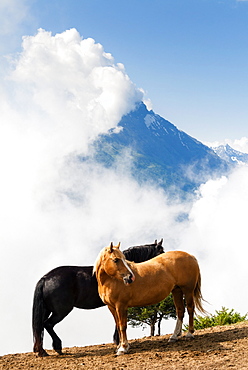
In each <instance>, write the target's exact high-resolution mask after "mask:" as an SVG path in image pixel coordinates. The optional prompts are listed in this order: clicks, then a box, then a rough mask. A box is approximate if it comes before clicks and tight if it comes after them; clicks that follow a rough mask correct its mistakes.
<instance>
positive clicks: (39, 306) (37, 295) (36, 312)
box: [32, 277, 45, 356]
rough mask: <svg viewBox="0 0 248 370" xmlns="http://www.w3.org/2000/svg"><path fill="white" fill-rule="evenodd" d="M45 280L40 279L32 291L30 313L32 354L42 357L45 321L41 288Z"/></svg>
mask: <svg viewBox="0 0 248 370" xmlns="http://www.w3.org/2000/svg"><path fill="white" fill-rule="evenodd" d="M44 281H45V278H44V277H43V278H41V279H40V280H39V281H38V283H37V285H36V287H35V291H34V300H33V312H32V329H33V337H34V348H33V351H34V352H38V354H39V356H43V351H44V350H43V346H42V343H43V336H44V320H45V304H44V299H43V286H44Z"/></svg>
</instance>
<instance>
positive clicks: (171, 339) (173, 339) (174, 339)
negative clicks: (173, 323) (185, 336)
mask: <svg viewBox="0 0 248 370" xmlns="http://www.w3.org/2000/svg"><path fill="white" fill-rule="evenodd" d="M177 341H178V338H176V337H170V338H169V340H168V342H169V343H175V342H177Z"/></svg>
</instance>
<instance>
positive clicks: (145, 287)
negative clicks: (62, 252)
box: [94, 243, 205, 355]
mask: <svg viewBox="0 0 248 370" xmlns="http://www.w3.org/2000/svg"><path fill="white" fill-rule="evenodd" d="M119 247H120V243H119V244H118V245H117V246H113V244H112V243H111V244H110V246H109V247H106V248H104V249H103V250H102V251H101V252H100V254H99V256H98V258H97V260H96V262H95V265H94V272H95V274H96V278H97V281H98V291H99V295H100V297H101V298H102V300H103V302H104V303H105V304H107V306H108V308H109V310H110V311H111V313H112V315H113V316H114V319H115V323H116V326H117V328H118V331H119V336H120V344H119V347H118V350H117V355H120V354H124V353H126V352H127V351H128V348H129V345H128V341H127V336H126V329H127V309H128V307H139V306H148V305H151V304H155V303H158V302H160V301H162V300H163V299H164V298H166V297H167V296H168V295H169V294H170V292H172V294H173V299H174V303H175V306H176V312H177V323H176V327H175V331H174V333H173V335H172V336H171V337H170V341H176V340H177V339H178V337H179V336H180V335H181V333H182V322H183V317H184V311H185V307H184V300H183V297H185V300H186V306H187V310H188V314H189V331H188V333H187V337H188V338H193V332H194V321H193V317H194V310H195V307H196V308H197V309H198V310H199V311H200V312H205V311H204V309H203V307H202V294H201V275H200V270H199V266H198V263H197V260H196V258H195V257H193V256H191V255H190V254H188V253H186V252H180V251H170V252H165V253H163V254H161V255H159V256H157V257H154V258H152V259H150V260H149V261H146V262H142V263H138V264H136V263H134V262H129V261H127V260H126V259H125V256H124V255H123V253H122V252H121V251H120V250H119Z"/></svg>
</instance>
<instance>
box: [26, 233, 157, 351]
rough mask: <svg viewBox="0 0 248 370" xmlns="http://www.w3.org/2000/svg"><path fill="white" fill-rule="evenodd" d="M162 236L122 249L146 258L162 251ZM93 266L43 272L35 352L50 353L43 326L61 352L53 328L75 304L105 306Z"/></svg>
mask: <svg viewBox="0 0 248 370" xmlns="http://www.w3.org/2000/svg"><path fill="white" fill-rule="evenodd" d="M162 242H163V239H161V241H160V242H158V243H157V240H155V242H154V243H153V244H145V245H139V246H135V247H129V248H128V249H126V250H125V251H124V252H123V253H124V255H125V257H126V258H127V259H128V260H129V261H134V262H143V261H146V260H148V259H150V258H153V257H155V256H158V255H159V254H161V253H164V249H163V247H162ZM92 271H93V266H61V267H57V268H55V269H53V270H52V271H50V272H48V273H47V274H46V275H44V276H43V277H42V278H41V279H40V280H39V281H38V283H37V285H36V288H35V292H34V301H33V315H32V327H33V336H34V352H38V355H39V356H47V355H48V354H47V352H46V351H45V350H44V348H43V335H44V329H46V330H47V332H48V333H49V334H50V336H51V337H52V341H53V348H54V350H55V351H56V352H58V353H59V354H61V353H62V342H61V339H60V338H59V337H58V335H57V334H56V333H55V331H54V329H53V328H54V326H55V325H56V324H57V323H59V322H60V321H62V320H63V319H64V318H65V317H66V316H67V315H68V314H69V313H70V312H71V311H72V309H73V307H77V308H84V309H93V308H97V307H101V306H104V303H103V301H102V300H101V298H100V297H99V294H98V289H97V281H96V277H95V275H92ZM114 342H115V343H116V344H118V343H119V335H118V331H117V330H115V333H114Z"/></svg>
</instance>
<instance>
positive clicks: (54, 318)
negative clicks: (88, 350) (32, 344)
mask: <svg viewBox="0 0 248 370" xmlns="http://www.w3.org/2000/svg"><path fill="white" fill-rule="evenodd" d="M66 315H67V314H66ZM66 315H58V314H56V313H54V312H53V313H52V315H51V316H50V317H49V318H48V319H47V320H46V321H45V323H44V327H45V329H46V330H47V332H48V333H49V334H50V336H51V338H52V341H53V342H52V345H53V349H54V350H55V351H56V352H57V353H58V354H59V355H61V354H62V342H61V339H60V338H59V337H58V335H57V334H56V333H55V331H54V330H53V327H54V326H55V325H56V324H57V323H58V322H60V321H61V320H63V318H64V317H65V316H66Z"/></svg>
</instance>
